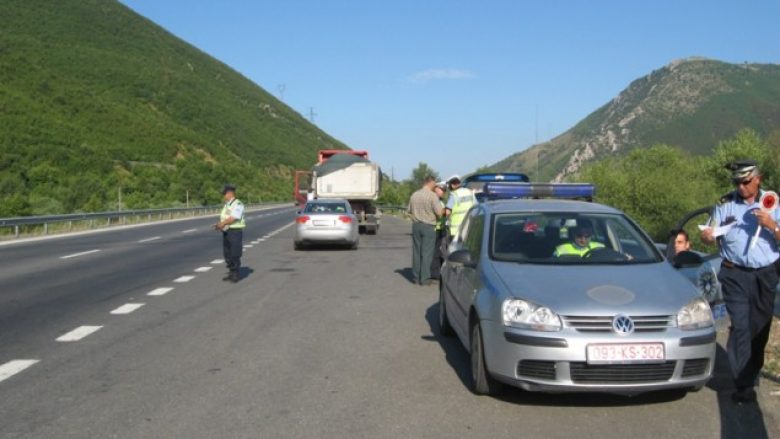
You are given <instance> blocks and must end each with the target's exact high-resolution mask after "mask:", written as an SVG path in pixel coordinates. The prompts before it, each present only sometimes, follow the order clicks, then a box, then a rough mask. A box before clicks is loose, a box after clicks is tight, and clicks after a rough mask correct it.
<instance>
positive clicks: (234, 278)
mask: <svg viewBox="0 0 780 439" xmlns="http://www.w3.org/2000/svg"><path fill="white" fill-rule="evenodd" d="M238 279H239V277H238V273H230V275H229V276H228V280H229V281H230V282H233V283H234V284H235V283H238Z"/></svg>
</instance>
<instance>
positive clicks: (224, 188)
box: [222, 184, 236, 195]
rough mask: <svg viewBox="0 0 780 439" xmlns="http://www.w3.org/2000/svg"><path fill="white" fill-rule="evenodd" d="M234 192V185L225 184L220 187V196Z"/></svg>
mask: <svg viewBox="0 0 780 439" xmlns="http://www.w3.org/2000/svg"><path fill="white" fill-rule="evenodd" d="M235 191H236V186H235V185H232V184H226V185H224V186H222V195H225V194H226V193H228V192H235Z"/></svg>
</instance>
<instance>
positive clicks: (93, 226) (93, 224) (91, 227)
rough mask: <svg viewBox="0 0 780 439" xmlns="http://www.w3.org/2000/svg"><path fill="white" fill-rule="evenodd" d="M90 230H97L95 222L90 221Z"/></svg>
mask: <svg viewBox="0 0 780 439" xmlns="http://www.w3.org/2000/svg"><path fill="white" fill-rule="evenodd" d="M89 228H90V229H94V228H95V220H89Z"/></svg>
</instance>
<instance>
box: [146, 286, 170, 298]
mask: <svg viewBox="0 0 780 439" xmlns="http://www.w3.org/2000/svg"><path fill="white" fill-rule="evenodd" d="M171 290H173V288H171V287H162V288H155V289H153V290H152V291H149V292H148V293H146V295H147V296H162V295H165V294H168V293H169V292H171Z"/></svg>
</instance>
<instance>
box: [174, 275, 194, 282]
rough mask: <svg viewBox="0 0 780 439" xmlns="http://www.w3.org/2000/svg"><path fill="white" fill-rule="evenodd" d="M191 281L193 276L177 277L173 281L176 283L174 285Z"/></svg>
mask: <svg viewBox="0 0 780 439" xmlns="http://www.w3.org/2000/svg"><path fill="white" fill-rule="evenodd" d="M193 279H195V276H181V277H177V278H176V279H174V280H173V281H174V282H176V283H179V284H183V283H185V282H189V281H191V280H193Z"/></svg>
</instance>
